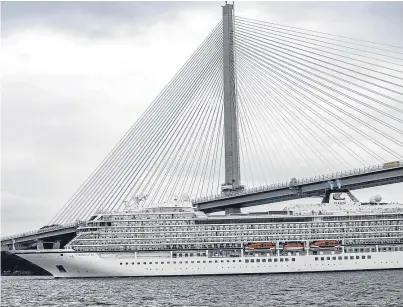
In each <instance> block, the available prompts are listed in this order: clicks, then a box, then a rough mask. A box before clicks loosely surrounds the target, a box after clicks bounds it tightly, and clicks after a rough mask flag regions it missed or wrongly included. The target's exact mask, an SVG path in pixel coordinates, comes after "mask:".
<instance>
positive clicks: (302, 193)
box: [192, 162, 403, 213]
mask: <svg viewBox="0 0 403 307" xmlns="http://www.w3.org/2000/svg"><path fill="white" fill-rule="evenodd" d="M398 182H403V163H402V162H400V163H399V164H398V166H396V167H384V165H379V166H374V167H370V168H365V169H358V170H353V171H346V172H340V173H335V174H330V175H323V176H319V177H313V178H306V179H299V180H297V179H293V180H291V181H289V182H283V183H279V184H275V185H271V186H267V187H260V188H254V189H250V190H244V191H236V192H234V193H233V194H232V195H231V194H223V195H218V196H212V197H206V198H201V199H196V200H193V201H192V203H193V205H194V206H196V207H197V208H198V209H199V210H201V211H204V212H206V213H211V212H219V211H223V210H227V209H229V208H245V207H251V206H257V205H262V204H269V203H275V202H281V201H287V200H294V199H300V198H305V197H323V196H324V195H325V192H326V191H327V190H329V189H334V190H337V189H338V188H341V189H343V190H346V189H347V190H357V189H364V188H369V187H375V186H380V185H386V184H392V183H398ZM338 184H339V185H340V187H338V186H337V185H338Z"/></svg>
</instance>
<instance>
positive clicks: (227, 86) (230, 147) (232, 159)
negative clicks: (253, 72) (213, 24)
mask: <svg viewBox="0 0 403 307" xmlns="http://www.w3.org/2000/svg"><path fill="white" fill-rule="evenodd" d="M223 64H224V65H223V74H224V76H223V77H224V143H225V183H224V184H222V185H221V191H222V193H230V192H231V191H236V190H241V189H243V186H241V174H240V163H239V139H238V117H237V115H238V114H237V111H238V109H237V97H236V75H235V50H234V5H233V4H227V3H226V4H225V5H224V6H223Z"/></svg>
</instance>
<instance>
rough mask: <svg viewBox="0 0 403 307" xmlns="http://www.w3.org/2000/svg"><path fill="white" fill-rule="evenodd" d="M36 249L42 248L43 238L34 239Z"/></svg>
mask: <svg viewBox="0 0 403 307" xmlns="http://www.w3.org/2000/svg"><path fill="white" fill-rule="evenodd" d="M36 249H44V247H43V240H38V241H36Z"/></svg>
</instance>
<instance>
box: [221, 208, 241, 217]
mask: <svg viewBox="0 0 403 307" xmlns="http://www.w3.org/2000/svg"><path fill="white" fill-rule="evenodd" d="M237 213H241V208H239V207H230V208H225V215H230V214H237Z"/></svg>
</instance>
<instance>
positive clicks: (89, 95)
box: [1, 2, 403, 236]
mask: <svg viewBox="0 0 403 307" xmlns="http://www.w3.org/2000/svg"><path fill="white" fill-rule="evenodd" d="M221 5H222V3H221V2H208V3H198V2H144V3H142V2H137V3H129V2H114V3H107V2H99V3H97V2H88V3H84V2H71V3H67V2H66V3H64V2H54V3H51V2H37V3H36V2H2V3H1V23H2V24H1V31H2V33H1V38H2V42H1V43H2V73H3V76H2V93H1V94H2V95H1V98H2V126H1V129H2V130H1V137H2V139H1V141H2V174H1V175H2V187H1V188H2V196H1V200H2V204H1V213H2V216H1V222H2V223H1V231H2V233H1V235H2V236H4V235H9V234H13V233H17V232H23V231H29V230H33V229H36V228H38V227H41V226H43V225H45V224H46V223H48V222H49V221H50V220H51V219H52V217H53V216H54V215H55V214H56V213H57V211H58V210H59V209H60V208H61V206H62V205H63V204H64V203H65V202H66V201H67V200H68V199H69V197H70V196H71V195H72V194H73V193H74V192H75V190H76V189H77V188H78V187H79V186H80V184H81V183H82V182H83V181H84V180H85V179H86V178H87V176H88V175H89V174H90V173H91V172H92V170H93V169H94V168H95V167H96V166H97V165H98V164H99V163H100V162H101V161H102V159H103V158H104V156H105V155H106V154H107V153H108V152H109V151H110V149H111V148H112V147H113V145H114V144H115V143H116V142H117V141H118V140H119V139H120V138H121V137H122V135H123V134H124V133H125V132H126V131H127V130H128V129H129V127H130V126H131V125H132V124H133V122H134V121H135V120H136V119H137V118H138V117H139V115H140V114H141V113H142V111H143V110H144V109H145V108H146V107H147V105H148V104H149V103H150V102H151V101H152V100H153V98H154V97H156V96H157V94H158V92H159V91H160V90H161V89H162V88H163V87H164V85H165V84H166V83H167V82H168V81H169V80H170V78H171V77H172V76H173V75H174V74H175V72H176V71H177V70H178V69H179V68H180V66H181V65H182V64H183V63H184V62H185V61H186V59H187V58H188V56H189V55H190V54H191V53H192V51H194V50H195V49H196V47H197V46H198V45H199V44H200V43H201V41H202V40H203V39H204V38H205V37H206V35H207V34H208V33H209V32H210V31H211V29H212V28H213V27H214V26H215V25H216V24H217V22H218V21H219V20H220V19H221ZM235 13H236V15H240V16H243V17H248V18H256V19H260V20H266V21H271V22H275V23H280V24H285V25H289V26H298V27H302V28H306V29H311V30H318V31H324V32H328V33H334V34H338V35H345V36H349V37H357V38H361V39H365V40H369V41H380V42H384V43H386V44H391V45H400V46H403V36H402V34H401V29H402V28H403V19H402V16H403V2H378V3H377V2H350V3H349V2H338V3H336V2H334V3H333V2H329V3H320V2H306V3H302V2H295V3H294V2H266V3H253V2H247V3H246V2H244V3H243V2H239V3H236V8H235ZM374 193H380V194H382V195H383V196H384V198H385V199H387V200H396V201H401V202H403V185H402V184H397V185H391V186H384V187H378V188H373V189H367V190H362V191H357V192H355V194H356V195H357V196H358V197H359V198H362V199H363V200H367V199H368V198H369V197H370V196H371V195H373V194H374Z"/></svg>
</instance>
